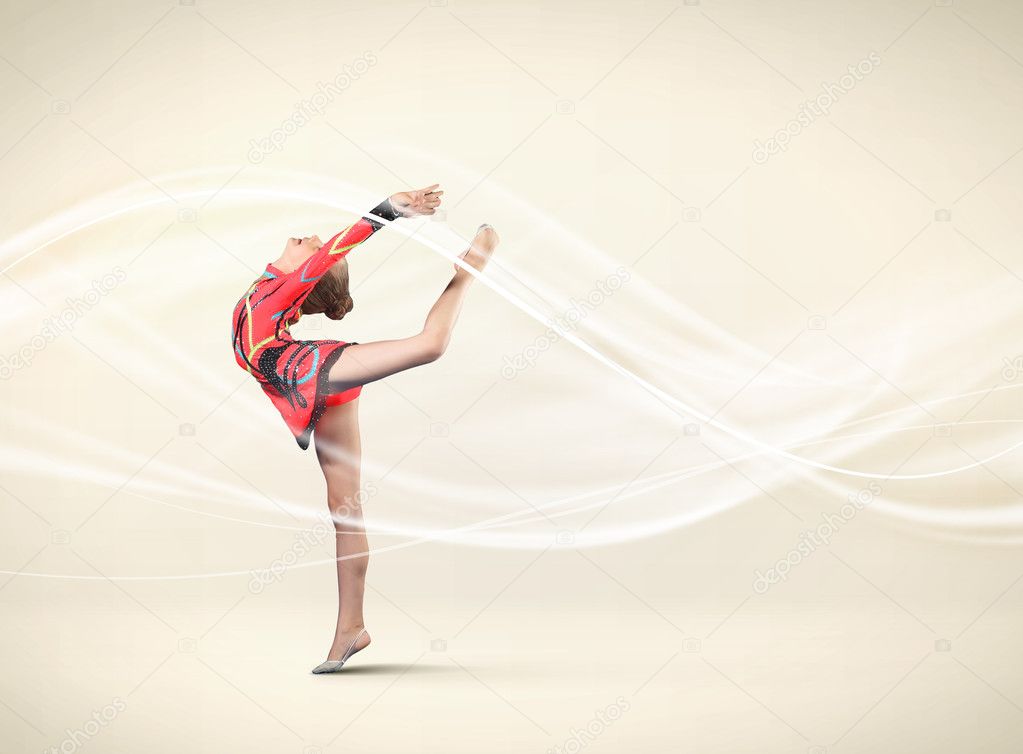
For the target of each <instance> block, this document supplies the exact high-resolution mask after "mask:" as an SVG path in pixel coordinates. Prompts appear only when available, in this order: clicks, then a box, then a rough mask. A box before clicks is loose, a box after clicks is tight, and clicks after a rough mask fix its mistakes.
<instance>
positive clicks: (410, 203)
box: [302, 183, 444, 280]
mask: <svg viewBox="0 0 1023 754" xmlns="http://www.w3.org/2000/svg"><path fill="white" fill-rule="evenodd" d="M439 186H440V184H438V183H435V184H433V185H432V186H427V187H426V188H423V189H419V190H417V191H400V192H398V193H397V194H392V195H391V196H390V197H388V198H387V199H385V200H384V201H382V202H380V204H378V205H377V206H375V207H374V208H373V209H371V210H370V211H369V212H368V213H367V214H369V215H374V216H375V217H380V218H383V219H384V220H388V221H394V220H397V219H398V218H399V217H415V216H416V215H432V214H434V213H435V212H436V211H437V207H439V206H440V202H441V199H440V197H441V194H443V193H444V192H443V191H438V190H437V188H438V187H439ZM382 227H384V224H383V223H382V222H380V221H379V220H376V219H374V218H373V217H362V218H360V219H359V220H357V221H356V222H355V223H353V224H352V225H349V226H348V227H347V228H345V229H344V230H342V231H341V232H340V233H337V234H336V235H334V236H332V237H331V239H330V240H329V241H327V242H326V243H325V244H323V246H321V247H320V249H319V250H318V251H316V252H315V253H314V254H313V255H312V256H311V257H309V259H308V261H307V262H306V263H305V264H304V265H303V266H302V270H303V272H302V277H303V278H304V279H306V280H311V279H315V278H318V277H320V275H322V274H323V273H324V272H326V271H327V269H329V268H330V266H331V265H332V264H334V263H335V262H337V261H338V260H339V259H341V258H342V257H343V256H345V255H346V254H347V253H348V252H349V251H351V250H352V249H354V248H355V247H356V246H358V245H359V244H360V243H362V242H363V241H365V240H366V239H367V238H369V237H370V236H371V235H373V234H374V233H376V232H377V231H378V230H380V229H381V228H382Z"/></svg>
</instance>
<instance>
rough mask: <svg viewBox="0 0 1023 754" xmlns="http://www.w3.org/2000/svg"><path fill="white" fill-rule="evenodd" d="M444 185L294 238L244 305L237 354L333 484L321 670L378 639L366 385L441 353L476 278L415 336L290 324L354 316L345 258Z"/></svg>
mask: <svg viewBox="0 0 1023 754" xmlns="http://www.w3.org/2000/svg"><path fill="white" fill-rule="evenodd" d="M438 186H439V184H434V185H432V186H428V187H427V188H424V189H419V190H418V191H402V192H399V193H397V194H394V195H393V196H391V197H389V198H388V199H385V200H384V201H383V202H381V203H380V204H379V205H377V206H376V207H374V208H373V209H372V210H371V211H370V213H369V215H370V216H366V217H363V218H361V219H359V220H358V221H356V222H355V223H354V224H352V225H350V226H349V227H348V228H346V229H345V230H343V231H341V232H340V233H338V234H337V235H335V236H334V237H332V238H331V239H330V240H329V241H327V243H322V242H321V241H320V239H319V238H318V237H317V236H307V237H305V238H289V239H288V242H287V245H286V246H285V247H284V253H283V254H281V256H280V258H279V259H277V260H276V261H275V262H273V263H271V264H268V265H267V266H266V271H265V272H264V273H263V274H262V275H261V276H260V277H259V278H258V279H257V280H256V281H255V282H253V283H252V285H251V286H249V289H248V290H247V291H246V292H245V294H244V295H243V296H242V298H241V299H240V300H239V301H238V303H237V304H236V306H235V309H234V320H233V329H232V333H233V339H234V355H235V360H236V361H237V362H238V365H239V366H240V367H242V368H243V369H245V370H247V371H248V372H249V374H251V375H252V376H253V377H254V378H255V379H256V380H257V382H258V383H259V385H260V387H262V388H263V392H264V393H266V395H267V396H268V397H269V398H270V401H271V402H272V403H273V404H274V406H275V407H276V408H277V410H278V411H279V412H280V413H281V416H282V417H284V421H285V423H286V424H287V426H288V428H289V429H290V430H291V433H292V434H293V435H294V437H295V440H296V441H297V442H298V445H299V447H300V448H302V449H303V450H305V449H306V448H308V447H309V441H310V438H313V439H314V442H315V448H316V457H317V459H318V460H319V463H320V468H321V469H322V471H323V475H324V477H325V478H326V482H327V505H328V507H329V508H330V513H331V518H332V519H333V521H334V529H335V534H336V547H337V586H338V615H337V626H336V628H335V631H334V641H333V643H332V644H331V647H330V652H329V653H328V654H327V660H326V662H324V663H322V664H320V665H319V666H318V667H316V668H314V669H313V671H312V672H313V673H317V674H320V673H334V672H337V671H338V670H340V669H341V668H342V666H343V665H344V664H345V662H347V661H348V659H349V658H350V657H351V656H352V655H354V654H355V653H356V652H359V651H361V650H363V649H365V648H366V647H367V646H368V645H369V643H370V636H369V633H367V631H366V625H365V620H364V618H363V596H364V591H365V583H366V569H367V565H368V561H369V554H368V542H367V539H366V531H365V527H364V526H363V514H362V507H361V495H360V494H359V485H360V480H359V475H360V468H361V459H362V456H361V454H362V449H361V444H360V435H359V414H358V411H359V401H358V398H359V394H360V392H361V390H362V386H363V385H366V384H368V383H370V382H374V381H375V380H379V379H383V378H384V377H387V376H388V375H392V374H395V373H397V372H401V371H404V370H406V369H411V368H413V367H417V366H422V365H424V364H429V363H430V362H433V361H436V360H437V359H438V358H440V356H441V355H442V354H443V353H444V351H445V349H446V348H447V346H448V342H449V340H450V338H451V332H452V330H453V329H454V326H455V322H456V321H457V319H458V313H459V310H460V309H461V307H462V302H463V301H464V300H465V295H466V292H467V291H468V289H469V285H470V283H471V282H472V281H473V276H472V275H471V274H469V273H468V272H466V271H465V270H464V269H462V268H461V267H459V266H458V265H455V274H454V277H452V278H451V281H450V282H449V283H448V284H447V287H446V288H445V289H444V291H443V293H441V295H440V297H439V298H438V299H437V302H436V303H435V304H434V305H433V307H432V308H431V309H430V312H429V313H428V314H427V316H426V323H425V324H424V325H423V329H422V331H421V332H419V333H418V334H416V335H413V336H411V337H408V338H402V339H399V340H382V341H377V342H374V343H345V342H343V341H339V340H295V339H294V338H293V337H292V336H291V333H290V332H289V327H290V326H291V325H293V324H294V323H295V322H297V321H298V320H299V318H300V317H301V316H302V315H303V314H321V313H322V314H325V315H326V316H327V317H329V318H330V319H341V318H342V317H344V316H345V315H346V314H347V313H348V312H350V311H351V310H352V298H351V295H350V294H349V290H348V263H347V261H346V260H345V255H347V254H348V252H349V251H351V250H352V249H353V248H355V247H356V246H358V245H359V244H360V243H362V242H363V241H365V240H366V239H367V238H369V237H370V236H371V235H373V233H375V232H376V231H377V230H379V229H380V228H381V227H383V223H382V222H380V220H379V219H377V218H382V219H383V220H387V221H394V220H397V219H398V218H401V217H415V216H417V215H432V214H434V213H435V212H436V211H437V207H438V206H440V203H441V195H442V194H443V193H444V192H443V191H438V190H437V189H438ZM497 243H498V236H497V233H496V231H494V229H493V228H492V227H490V226H489V225H481V226H480V227H479V229H478V230H477V232H476V236H475V237H474V238H473V240H472V243H471V244H470V246H469V248H468V249H467V250H466V251H465V252H463V253H462V255H461V259H462V260H463V261H464V263H465V264H466V265H468V266H469V267H471V268H473V269H475V270H482V269H483V268H484V266H485V265H486V263H487V261H488V260H489V258H490V256H491V254H492V253H493V251H494V249H495V247H496V246H497Z"/></svg>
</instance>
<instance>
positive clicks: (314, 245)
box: [284, 236, 323, 257]
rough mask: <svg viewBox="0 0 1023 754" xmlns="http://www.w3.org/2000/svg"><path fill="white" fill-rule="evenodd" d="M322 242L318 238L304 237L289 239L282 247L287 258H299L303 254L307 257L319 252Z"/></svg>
mask: <svg viewBox="0 0 1023 754" xmlns="http://www.w3.org/2000/svg"><path fill="white" fill-rule="evenodd" d="M321 246H323V241H321V240H320V237H319V236H305V237H304V238H289V239H288V242H287V243H286V244H285V245H284V254H285V255H286V256H289V257H299V256H302V255H303V254H305V255H309V254H311V253H314V252H317V251H319V250H320V247H321Z"/></svg>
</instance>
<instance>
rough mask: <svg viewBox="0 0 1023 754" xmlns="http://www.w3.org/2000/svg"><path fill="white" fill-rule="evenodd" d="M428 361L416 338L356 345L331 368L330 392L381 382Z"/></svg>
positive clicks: (343, 354)
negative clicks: (385, 378)
mask: <svg viewBox="0 0 1023 754" xmlns="http://www.w3.org/2000/svg"><path fill="white" fill-rule="evenodd" d="M428 361H429V359H428V358H427V357H426V354H425V352H424V349H423V347H422V343H421V342H420V340H419V339H417V338H415V337H412V338H403V339H402V340H378V341H375V342H373V343H353V344H352V345H350V346H348V347H347V348H346V349H345V350H344V352H343V353H342V354H341V356H340V357H339V358H338V360H337V361H336V362H334V365H333V366H332V367H331V368H330V374H329V377H328V379H329V384H330V391H331V392H333V393H339V392H341V391H342V390H348V389H349V388H352V387H355V386H357V385H365V384H367V383H370V382H375V381H376V380H382V379H383V378H384V377H388V376H390V375H392V374H397V373H398V372H403V371H405V370H406V369H411V368H413V367H417V366H422V365H423V364H425V363H427V362H428Z"/></svg>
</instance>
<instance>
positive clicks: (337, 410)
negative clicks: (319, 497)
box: [313, 355, 362, 505]
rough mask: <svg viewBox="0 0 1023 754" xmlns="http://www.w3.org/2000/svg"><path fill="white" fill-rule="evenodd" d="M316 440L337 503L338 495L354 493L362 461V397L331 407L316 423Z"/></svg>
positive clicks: (323, 468) (330, 494)
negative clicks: (360, 414) (360, 403)
mask: <svg viewBox="0 0 1023 754" xmlns="http://www.w3.org/2000/svg"><path fill="white" fill-rule="evenodd" d="M342 358H343V355H342ZM313 442H314V444H315V446H316V458H317V460H319V462H320V468H321V469H322V470H323V476H324V477H325V478H326V480H327V495H328V498H330V499H331V504H332V505H333V504H334V498H335V497H338V496H340V497H347V496H354V495H355V493H356V491H357V490H358V486H359V470H360V467H361V465H362V439H361V436H360V432H359V399H358V398H356V399H355V400H353V401H349V402H348V403H342V404H341V405H340V406H330V407H328V408H327V410H326V411H324V413H323V416H321V417H320V420H319V421H318V422H317V423H316V429H315V430H314V431H313Z"/></svg>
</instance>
